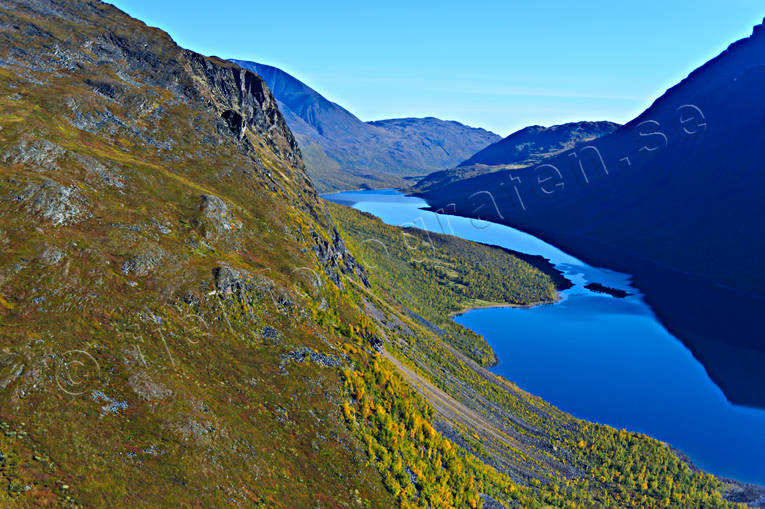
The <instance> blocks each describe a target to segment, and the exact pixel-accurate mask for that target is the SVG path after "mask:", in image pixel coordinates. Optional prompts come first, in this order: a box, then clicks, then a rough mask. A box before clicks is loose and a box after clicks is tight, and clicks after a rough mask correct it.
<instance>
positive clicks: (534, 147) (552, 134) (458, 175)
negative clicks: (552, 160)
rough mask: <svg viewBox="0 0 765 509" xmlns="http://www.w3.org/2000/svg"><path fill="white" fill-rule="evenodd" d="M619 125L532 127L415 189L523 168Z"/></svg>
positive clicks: (579, 124) (421, 190)
mask: <svg viewBox="0 0 765 509" xmlns="http://www.w3.org/2000/svg"><path fill="white" fill-rule="evenodd" d="M618 128H619V124H616V123H614V122H608V121H601V122H571V123H568V124H561V125H554V126H550V127H543V126H538V125H535V126H529V127H524V128H523V129H521V130H519V131H516V132H514V133H513V134H511V135H509V136H507V137H506V138H503V139H502V140H500V141H498V142H496V143H493V144H491V145H489V146H488V147H486V148H485V149H483V150H481V151H479V152H478V153H476V154H473V156H471V157H470V158H468V159H466V160H465V161H462V162H461V163H460V164H459V165H458V166H457V167H456V168H452V169H448V170H442V171H437V172H434V173H431V174H430V175H427V176H426V177H424V178H422V179H420V180H419V181H418V182H417V183H416V184H415V185H414V186H413V187H412V190H413V191H416V192H427V191H428V190H429V189H431V188H433V189H437V188H439V187H442V186H445V185H447V184H449V183H452V182H457V181H460V180H464V179H467V178H472V177H476V176H478V175H485V174H487V173H493V172H495V171H499V170H504V169H514V168H522V167H524V166H528V165H530V164H534V163H537V162H539V161H540V160H542V159H544V158H545V157H549V156H551V155H555V154H557V153H559V152H563V151H564V150H568V149H571V148H573V147H574V146H575V145H576V144H578V143H583V142H587V141H592V140H594V139H596V138H599V137H601V136H604V135H606V134H609V133H612V132H614V131H615V130H616V129H618Z"/></svg>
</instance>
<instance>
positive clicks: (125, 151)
mask: <svg viewBox="0 0 765 509" xmlns="http://www.w3.org/2000/svg"><path fill="white" fill-rule="evenodd" d="M0 41H1V43H0V112H2V115H0V245H2V247H3V249H2V250H0V431H2V433H0V507H3V508H5V507H66V508H75V507H123V506H124V507H162V506H172V507H258V508H260V507H262V508H273V507H290V508H292V507H301V508H302V507H316V505H317V504H320V505H321V506H322V507H340V508H342V507H347V508H361V507H415V508H426V507H443V508H458V507H459V508H462V507H480V506H481V505H482V504H483V506H484V507H497V504H501V505H502V506H505V507H515V506H522V507H547V506H553V507H564V506H566V507H570V506H571V504H572V503H573V504H574V505H575V506H579V507H592V506H611V507H616V506H623V505H640V506H644V507H659V506H662V507H665V506H670V507H686V506H696V507H702V506H703V507H732V506H733V505H732V504H730V503H728V502H726V501H725V500H723V498H722V493H723V492H725V494H726V496H727V497H729V498H733V497H748V496H749V495H747V493H749V492H745V490H742V489H741V488H735V487H734V486H733V485H732V484H727V483H723V482H721V481H720V480H718V479H715V478H714V477H712V476H710V475H706V474H703V473H700V472H697V471H695V470H693V469H692V468H690V467H689V466H688V465H687V464H686V463H685V462H684V461H682V460H681V459H680V458H679V457H678V456H677V455H676V454H675V453H673V452H672V451H671V449H670V448H669V447H668V446H667V445H666V444H662V443H660V442H657V441H655V440H652V439H650V438H648V437H645V436H642V435H639V434H636V433H627V432H624V431H622V432H619V431H617V430H615V429H612V428H609V427H607V426H600V425H594V424H590V423H586V422H583V421H579V420H577V419H574V418H573V417H571V416H569V415H567V414H565V413H563V412H560V411H559V410H557V409H555V408H554V407H552V406H550V405H549V404H547V403H545V402H544V401H542V400H540V399H539V398H535V397H533V396H531V395H529V394H527V393H525V392H523V391H521V390H520V389H518V388H517V387H515V386H513V385H512V384H510V383H508V382H507V381H505V380H502V379H501V378H498V377H496V376H494V375H491V374H490V373H488V372H486V371H484V370H482V368H481V367H480V366H478V365H476V364H475V363H473V362H472V361H471V360H470V359H468V358H466V357H465V356H464V355H462V354H461V353H460V352H459V351H457V350H455V349H454V348H453V347H452V345H451V344H450V343H449V341H448V340H449V338H445V337H442V335H441V334H440V333H438V332H436V331H434V330H433V329H432V328H431V327H429V326H427V325H426V324H424V323H423V322H422V321H421V320H419V319H417V318H416V317H415V315H414V314H413V312H410V311H409V310H407V309H405V308H404V307H403V306H401V305H400V304H399V302H400V297H401V295H400V294H395V295H394V294H392V291H391V293H390V294H389V293H388V291H389V290H388V289H389V288H390V286H383V285H381V284H379V283H378V282H379V281H380V280H384V279H385V278H386V275H385V274H384V273H382V272H380V271H381V270H382V268H383V267H385V266H387V265H385V264H382V263H381V264H379V267H380V269H377V270H378V272H377V273H373V272H370V271H371V270H374V269H373V267H372V266H371V265H370V266H369V267H368V268H364V267H362V265H361V264H362V263H365V262H363V261H362V258H363V257H365V256H370V257H371V256H373V254H372V253H369V252H368V251H366V250H365V246H366V244H364V243H363V242H358V239H357V238H356V237H354V236H353V234H350V233H348V232H345V231H341V230H340V229H338V228H336V226H335V224H336V223H335V220H334V219H333V218H332V216H330V214H329V211H328V210H327V207H326V205H325V203H324V202H323V201H322V200H320V199H319V198H318V197H317V194H316V191H315V189H314V187H313V185H312V184H311V181H310V179H309V178H308V176H307V175H306V173H305V171H304V169H303V163H302V160H301V157H300V151H299V150H298V149H297V146H296V143H295V139H294V138H293V136H292V134H291V133H290V131H289V129H288V128H287V127H286V124H285V121H284V118H283V117H282V115H281V113H280V112H279V109H278V108H277V104H276V100H275V99H274V96H273V95H272V93H271V91H270V90H269V89H268V87H267V86H266V85H265V84H264V82H263V81H262V80H261V79H260V78H259V77H258V76H257V75H255V74H254V73H252V72H250V71H246V70H244V69H242V68H240V67H238V66H236V65H234V64H231V63H229V62H225V61H221V60H219V59H216V58H208V57H204V56H202V55H199V54H196V53H193V52H190V51H187V50H184V49H182V48H179V47H178V46H177V45H176V44H175V43H174V42H173V41H172V39H171V38H170V37H169V36H168V35H167V34H166V33H164V32H162V31H160V30H158V29H155V28H150V27H147V26H146V25H144V24H143V23H141V22H139V21H137V20H134V19H132V18H130V17H129V16H127V15H126V14H124V13H122V12H121V11H119V10H117V9H116V8H114V7H113V6H111V5H108V4H104V3H101V2H97V1H95V0H67V1H56V0H23V1H15V0H0ZM333 212H334V213H336V211H333ZM336 215H338V218H340V214H337V213H336ZM352 220H353V221H356V224H358V225H360V226H359V229H360V230H361V231H362V234H364V232H365V231H367V230H369V231H376V229H377V228H379V229H380V231H383V230H384V228H382V227H381V226H380V224H379V222H377V223H374V222H373V224H374V226H370V225H369V224H367V223H368V222H369V221H370V220H369V219H368V218H365V217H363V216H362V217H360V218H359V217H356V218H355V219H352ZM343 224H345V223H344V222H343ZM397 234H402V233H401V231H399V230H386V233H385V235H387V237H385V238H393V239H395V235H397ZM411 235H412V236H413V237H415V238H417V237H420V238H422V237H421V235H422V234H419V233H411ZM401 245H404V244H401ZM450 245H451V242H449V241H443V242H440V243H438V244H437V246H438V249H439V250H440V252H439V254H438V256H435V257H434V260H439V261H452V260H461V261H460V263H461V264H463V265H465V266H463V267H459V270H457V271H455V272H456V274H457V275H458V276H459V277H466V278H467V277H480V272H481V271H482V270H483V268H484V266H485V265H486V264H489V265H490V267H489V270H488V272H489V273H495V272H497V271H498V270H505V269H507V268H508V267H512V269H513V271H515V272H513V273H514V274H519V275H523V274H533V278H534V280H535V281H536V282H537V283H538V285H537V286H536V287H534V288H527V287H526V285H525V283H523V284H522V285H519V281H521V282H522V279H515V278H513V279H511V280H508V281H506V282H504V281H497V280H494V279H492V280H491V281H486V282H485V284H484V285H482V286H481V285H478V286H477V288H475V289H473V291H474V292H477V293H475V294H474V295H472V297H473V298H477V299H481V300H493V299H496V298H500V299H512V300H513V301H517V300H518V299H520V300H525V299H527V298H532V297H535V296H538V295H537V294H538V293H540V292H544V291H548V292H549V291H550V286H549V285H550V282H551V279H550V278H549V276H547V275H545V274H543V273H541V272H540V271H537V270H536V269H534V268H532V267H531V266H530V265H526V264H525V262H524V261H523V260H520V259H515V258H511V257H509V256H508V255H507V254H506V253H499V254H497V253H496V252H495V253H494V255H493V256H492V255H487V254H486V253H487V249H488V248H486V247H485V246H476V245H474V244H470V243H459V245H458V246H457V247H458V250H457V251H456V252H455V253H454V254H451V247H450ZM454 245H455V246H456V245H457V244H454ZM404 255H406V253H404ZM411 261H412V260H410V259H409V258H403V261H402V262H401V263H403V264H409V267H408V268H407V270H410V271H415V275H414V277H415V279H417V280H424V279H425V278H426V277H427V274H428V273H429V272H430V271H432V270H433V267H431V266H430V264H413V265H412V264H411V263H410V262H411ZM495 263H496V264H497V265H492V264H495ZM471 274H473V275H475V276H471ZM450 281H453V280H451V279H449V278H446V279H445V280H443V281H442V284H450ZM505 283H506V284H507V286H503V285H505ZM532 294H533V295H532ZM548 294H549V293H548ZM418 299H419V304H418V305H419V306H420V307H419V308H418V309H420V311H421V312H422V313H424V314H428V315H429V316H436V312H438V308H435V306H434V308H435V309H436V311H435V312H434V311H433V310H431V309H430V308H429V304H428V303H427V301H426V300H424V299H423V298H422V295H420V296H418ZM458 346H459V345H458ZM424 387H430V388H433V389H434V390H435V389H437V390H438V392H437V394H438V398H433V397H432V394H435V393H434V392H427V391H426V390H425V389H423V388H424ZM429 398H430V399H429ZM455 409H457V411H455ZM734 488H735V490H736V491H735V493H734V491H730V490H733V489H734ZM752 493H755V495H752V496H751V497H749V499H753V498H756V497H757V495H756V490H755V491H753V492H752Z"/></svg>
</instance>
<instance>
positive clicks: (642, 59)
mask: <svg viewBox="0 0 765 509" xmlns="http://www.w3.org/2000/svg"><path fill="white" fill-rule="evenodd" d="M113 3H114V4H115V5H117V6H118V7H119V8H121V9H123V10H125V11H126V12H128V13H129V14H131V15H132V16H134V17H137V18H139V19H141V20H143V21H145V22H146V23H147V24H149V25H152V26H158V27H160V28H162V29H164V30H165V31H167V32H169V33H170V35H171V36H172V37H173V38H174V39H175V40H176V41H177V42H178V43H179V44H180V45H181V46H184V47H186V48H189V49H192V50H195V51H198V52H200V53H204V54H206V55H217V56H220V57H224V58H239V59H243V60H253V61H257V62H261V63H265V64H270V65H274V66H277V67H279V68H281V69H284V70H285V71H287V72H289V73H290V74H292V75H294V76H296V77H297V78H298V79H300V80H302V81H304V82H306V83H307V84H308V85H310V86H311V87H313V88H315V89H316V90H317V91H319V92H320V93H322V94H323V95H325V96H326V97H327V98H329V99H331V100H333V101H335V102H337V103H339V104H340V105H342V106H344V107H346V108H347V109H348V110H350V111H351V112H353V113H354V114H356V115H357V116H358V117H360V118H361V119H362V120H377V119H382V118H394V117H405V116H418V117H419V116H429V115H430V116H435V117H439V118H444V119H451V120H459V121H461V122H464V123H467V124H470V125H473V126H480V127H485V128H487V129H491V130H493V131H495V132H497V133H499V134H502V135H506V134H509V133H510V132H512V131H514V130H516V129H518V128H520V127H523V126H526V125H530V124H542V125H550V124H555V123H561V122H568V121H574V120H613V121H616V122H626V121H627V120H629V119H631V118H632V117H634V116H635V115H636V114H638V113H639V112H640V111H642V110H643V109H644V108H645V107H646V106H648V105H649V104H650V103H651V102H652V101H653V100H654V99H655V98H656V97H658V96H659V95H660V94H661V93H662V92H663V91H664V90H666V89H667V88H668V87H669V86H671V85H673V84H675V83H676V82H678V81H679V80H681V79H682V78H684V77H685V76H686V75H687V74H688V73H689V72H690V71H692V70H693V69H695V68H696V67H698V66H699V65H701V64H703V63H704V62H705V61H707V60H708V59H710V58H711V57H713V56H715V55H717V54H718V53H719V52H721V51H722V50H723V49H725V48H726V47H727V45H728V44H729V43H731V42H733V41H735V40H738V39H740V38H742V37H745V36H747V35H749V34H750V33H751V30H752V27H753V26H754V25H756V24H758V23H760V22H762V19H763V17H765V3H764V2H763V1H762V0H641V1H637V0H609V1H601V0H590V1H587V2H572V1H570V0H569V1H562V0H547V1H542V0H524V1H514V0H500V1H494V0H488V1H487V0H479V1H472V2H471V1H467V2H466V1H464V0H459V1H452V0H442V1H439V2H436V1H424V0H409V1H399V0H391V1H385V2H367V1H363V0H361V1H359V0H355V1H332V0H325V1H321V0H311V1H303V0H293V1H284V0H270V1H262V0H261V1H258V0H246V1H245V0H228V1H226V0H222V1H218V2H210V1H201V0H183V1H181V0H115V1H113Z"/></svg>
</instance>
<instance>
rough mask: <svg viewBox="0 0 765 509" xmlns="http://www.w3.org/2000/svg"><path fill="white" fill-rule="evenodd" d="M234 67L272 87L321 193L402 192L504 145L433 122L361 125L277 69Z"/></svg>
mask: <svg viewBox="0 0 765 509" xmlns="http://www.w3.org/2000/svg"><path fill="white" fill-rule="evenodd" d="M232 62H235V63H237V64H239V65H241V66H242V67H243V68H246V69H250V70H252V71H254V72H255V73H257V74H258V75H260V76H261V77H262V78H263V79H264V80H265V81H266V83H268V86H269V87H270V88H271V90H272V91H273V93H274V96H275V97H276V98H277V100H278V101H279V104H280V108H281V110H282V112H283V113H284V116H285V118H286V119H287V123H288V124H289V126H290V128H291V129H292V131H293V132H294V133H295V136H296V137H297V139H298V142H299V143H300V147H301V149H302V151H303V156H304V158H305V161H306V166H307V170H308V173H309V175H311V178H312V179H313V181H314V183H315V184H316V186H317V188H318V189H319V191H321V192H326V191H331V190H339V189H349V188H357V187H360V186H362V185H367V186H370V187H396V186H402V185H403V184H404V183H405V181H404V180H403V179H402V177H405V176H413V175H424V174H427V173H430V172H432V171H436V170H441V169H443V168H448V167H450V166H454V165H455V164H457V163H458V162H459V161H461V160H463V159H464V158H466V157H468V156H470V155H471V154H473V153H475V152H476V151H477V150H480V149H481V148H483V147H485V146H487V145H489V144H490V143H493V142H495V141H497V140H498V139H499V136H497V135H496V134H494V133H491V132H489V131H486V130H484V129H478V128H473V127H468V126H466V125H463V124H460V123H459V122H454V121H446V120H439V119H437V118H432V117H428V118H405V119H392V120H380V121H376V122H362V121H361V120H359V119H358V118H357V117H356V116H354V115H353V114H352V113H350V112H349V111H347V110H346V109H344V108H343V107H341V106H339V105H337V104H335V103H333V102H331V101H329V100H327V99H326V98H324V97H323V96H322V95H321V94H319V93H318V92H316V91H315V90H313V89H311V88H310V87H308V86H307V85H306V84H304V83H302V82H301V81H300V80H298V79H296V78H294V77H293V76H291V75H289V74H287V73H286V72H284V71H282V70H280V69H277V68H276V67H272V66H269V65H264V64H258V63H255V62H247V61H243V60H232Z"/></svg>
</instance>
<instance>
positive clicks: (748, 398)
mask: <svg viewBox="0 0 765 509" xmlns="http://www.w3.org/2000/svg"><path fill="white" fill-rule="evenodd" d="M764 87H765V28H763V25H758V26H757V27H755V29H754V32H753V34H752V36H751V37H749V38H747V39H744V40H741V41H738V42H736V43H734V44H732V45H731V46H730V47H729V48H728V49H727V50H726V51H724V52H723V53H722V54H721V55H719V56H718V57H716V58H715V59H713V60H711V61H710V62H708V63H707V64H705V65H703V66H702V67H700V68H699V69H697V70H695V71H694V72H693V73H692V74H691V75H690V76H688V78H686V79H685V80H683V81H682V82H681V83H680V84H678V85H676V86H675V87H673V88H671V89H670V90H668V91H667V92H666V93H665V94H664V95H663V96H662V97H660V98H659V99H657V100H656V102H655V103H654V104H653V105H652V106H651V107H650V108H648V109H647V110H646V111H645V112H644V113H642V114H641V115H640V116H638V117H637V118H636V119H634V120H633V121H631V122H629V123H628V124H627V125H625V126H623V127H622V128H620V129H618V130H617V131H615V132H614V133H612V134H610V135H607V136H604V137H602V138H599V139H597V140H594V141H592V142H591V143H588V144H585V145H581V146H578V147H577V148H575V149H573V150H570V151H567V152H564V153H562V154H560V155H557V156H553V157H550V158H547V159H545V160H544V161H542V163H541V164H539V165H536V166H529V167H526V168H523V169H516V170H511V171H500V172H497V173H493V174H490V175H484V176H478V177H475V178H472V179H468V180H465V181H461V182H459V183H458V184H447V185H445V186H442V187H433V188H431V189H429V190H428V191H427V192H425V193H424V194H425V197H426V198H427V200H428V201H429V202H430V203H431V204H432V205H433V206H436V207H446V206H448V207H449V210H451V211H454V210H456V213H458V214H461V215H478V216H481V217H484V218H488V219H491V220H494V221H498V222H502V223H505V224H509V225H512V226H515V227H519V228H521V229H523V230H525V231H528V232H531V233H533V234H535V235H537V236H539V237H541V238H543V239H545V240H547V241H549V242H552V243H553V244H556V245H558V246H560V247H561V248H563V249H564V250H567V251H569V252H571V253H572V254H574V255H577V256H579V257H582V258H584V259H586V260H589V261H591V262H593V263H596V264H599V265H602V266H606V267H610V268H614V269H617V270H621V271H624V272H627V273H630V274H633V275H634V276H635V281H636V283H637V286H638V287H640V288H641V290H643V291H644V292H645V293H646V294H647V298H648V300H649V302H650V303H651V305H652V306H653V307H654V309H655V310H656V311H657V313H658V314H659V316H660V318H661V319H662V320H663V321H664V322H665V323H666V324H667V325H668V327H669V328H670V330H671V331H672V332H673V333H675V334H676V335H678V336H679V337H680V338H681V339H683V340H684V341H685V342H686V344H687V345H688V346H689V347H690V348H691V350H693V352H694V353H695V354H696V356H697V357H698V358H699V359H700V360H701V361H702V362H703V363H704V365H705V366H706V367H707V370H708V371H709V372H710V375H711V376H712V377H713V378H714V379H715V380H716V381H717V382H718V383H719V384H720V385H721V386H722V387H723V389H724V391H725V392H726V395H727V396H728V397H729V398H730V399H732V400H733V401H735V402H739V403H744V404H750V405H758V406H765V379H763V375H762V369H761V366H762V365H763V362H765V342H763V340H762V333H761V331H762V330H763V326H765V322H763V320H765V312H763V311H764V310H765V304H764V303H765V271H763V270H762V261H761V258H762V255H763V253H765V215H763V214H762V203H763V199H764V198H765V172H763V171H761V169H762V165H763V163H762V161H763V160H765V131H764V130H763V129H762V126H763V125H765V96H763V94H762V90H763V88H764ZM455 207H456V209H455ZM758 366H759V367H758Z"/></svg>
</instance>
